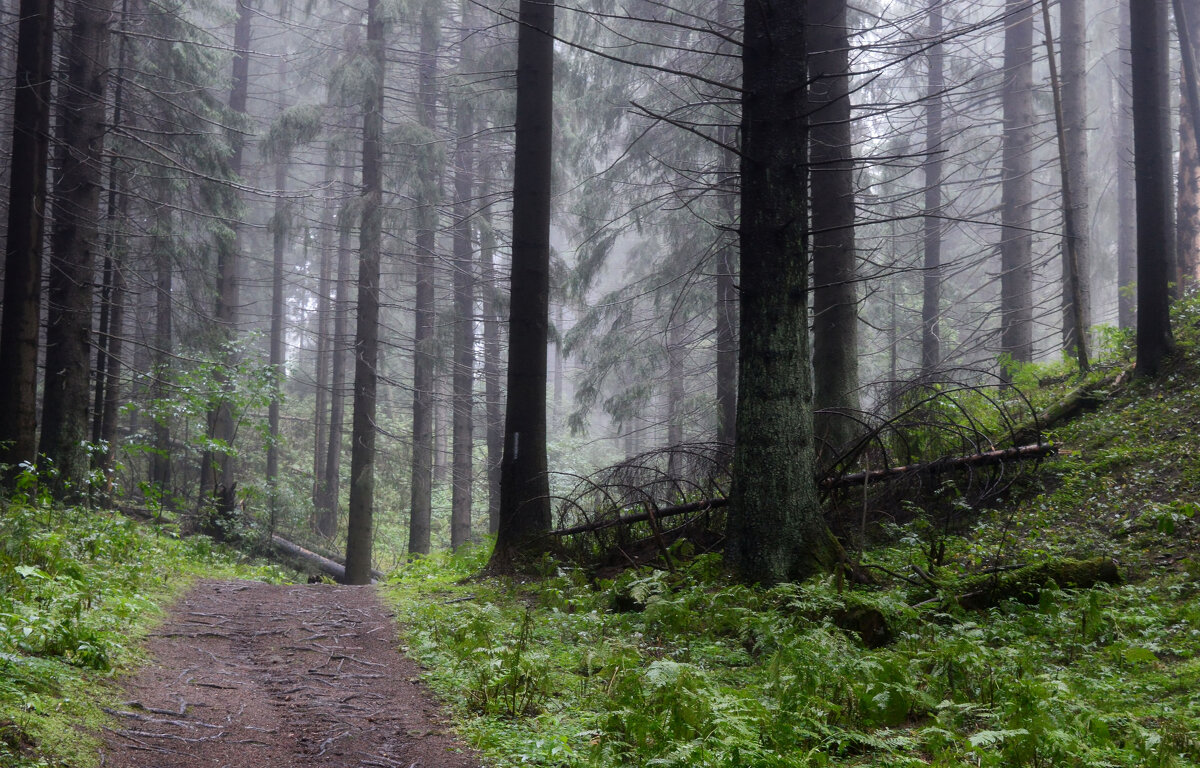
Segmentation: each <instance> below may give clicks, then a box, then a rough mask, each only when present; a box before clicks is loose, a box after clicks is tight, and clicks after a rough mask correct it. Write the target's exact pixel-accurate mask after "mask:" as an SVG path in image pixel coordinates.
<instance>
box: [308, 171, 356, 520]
mask: <svg viewBox="0 0 1200 768" xmlns="http://www.w3.org/2000/svg"><path fill="white" fill-rule="evenodd" d="M347 155H349V153H347ZM353 185H354V167H353V165H352V164H351V163H350V160H349V157H347V160H346V164H345V166H344V167H343V169H342V186H343V187H344V188H345V189H351V188H352V187H353ZM351 229H352V223H351V222H350V221H349V216H348V214H347V212H346V210H345V208H343V210H342V211H341V212H340V213H339V214H338V268H337V303H336V306H335V307H334V316H333V339H332V342H331V346H332V347H333V370H332V371H331V372H330V375H329V390H330V391H329V445H328V450H327V452H326V454H325V475H324V485H323V489H322V496H321V503H320V505H319V506H318V511H317V531H318V532H319V533H320V534H321V535H322V536H324V537H325V538H333V536H334V534H336V533H337V508H338V500H339V497H340V496H341V487H340V486H341V479H342V478H341V474H342V431H343V421H344V416H345V408H346V392H345V385H346V358H347V351H348V350H349V348H350V346H351V344H350V340H349V339H348V338H347V326H348V325H349V323H350V263H351V261H352V260H353V259H354V252H353V251H352V250H351V247H350V245H351Z"/></svg>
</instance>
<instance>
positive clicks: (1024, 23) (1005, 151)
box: [1000, 0, 1034, 363]
mask: <svg viewBox="0 0 1200 768" xmlns="http://www.w3.org/2000/svg"><path fill="white" fill-rule="evenodd" d="M1007 9H1008V16H1007V18H1008V24H1007V25H1006V26H1005V28H1004V94H1003V107H1004V138H1003V147H1002V151H1001V154H1002V163H1003V168H1002V169H1001V172H1000V177H1001V185H1002V188H1001V203H1000V206H1001V214H1000V216H1001V229H1000V349H1001V351H1002V352H1004V353H1006V354H1008V355H1009V356H1010V357H1011V358H1012V360H1013V361H1015V362H1018V363H1027V362H1030V361H1031V360H1033V253H1032V249H1033V236H1032V233H1031V232H1030V222H1031V217H1032V209H1033V187H1032V181H1033V124H1034V119H1033V7H1032V5H1031V4H1030V3H1029V2H1028V0H1008V3H1007Z"/></svg>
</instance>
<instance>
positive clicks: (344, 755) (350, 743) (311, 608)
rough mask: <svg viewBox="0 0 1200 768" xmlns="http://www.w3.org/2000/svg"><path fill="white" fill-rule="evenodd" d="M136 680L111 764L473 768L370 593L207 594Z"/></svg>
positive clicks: (201, 587)
mask: <svg viewBox="0 0 1200 768" xmlns="http://www.w3.org/2000/svg"><path fill="white" fill-rule="evenodd" d="M149 649H150V652H151V663H149V664H147V665H146V667H144V668H143V669H142V670H141V671H140V672H139V673H138V674H137V675H136V676H134V677H133V678H132V679H130V680H128V681H127V682H126V684H125V690H126V694H127V695H126V699H127V700H128V702H127V704H126V705H125V706H124V707H122V709H121V711H118V712H115V713H114V714H116V716H117V717H116V719H117V720H118V721H119V726H114V728H113V729H112V730H107V731H106V732H105V733H104V740H105V747H104V752H103V765H105V766H106V768H114V767H115V768H151V767H152V766H153V768H175V767H176V766H179V767H180V768H182V766H188V767H189V768H192V767H193V766H209V765H212V766H219V767H220V768H283V767H284V766H304V768H309V767H310V766H338V767H339V768H349V767H351V766H378V767H379V768H475V767H477V766H479V765H480V760H479V758H478V757H477V756H475V755H472V754H471V753H470V752H469V751H468V750H466V749H465V748H463V747H462V745H461V744H459V743H457V742H456V741H455V740H454V739H453V738H452V737H451V736H449V735H448V734H447V733H446V732H445V725H444V723H442V721H440V720H439V719H438V710H437V706H436V704H435V703H434V702H433V701H432V699H431V697H430V694H429V692H428V691H427V690H426V689H425V688H424V687H423V686H422V685H420V684H419V683H418V681H417V676H418V675H419V670H418V669H417V667H416V665H415V664H413V662H412V661H410V660H409V659H406V658H404V657H403V656H401V655H400V654H399V653H398V652H397V651H396V650H395V638H394V627H393V625H392V623H391V619H390V617H389V615H388V613H387V612H386V611H385V610H384V609H383V608H382V607H381V606H380V604H379V602H378V601H377V599H376V597H375V595H374V593H373V592H372V590H371V589H370V588H369V587H334V586H325V585H313V586H271V585H267V584H258V583H255V582H237V581H234V582H213V581H206V582H201V583H200V584H198V585H197V586H196V587H195V588H194V589H193V590H192V591H191V592H190V593H189V594H188V596H187V597H186V599H184V600H183V601H181V602H180V603H179V604H178V605H177V606H175V608H174V609H173V610H172V612H171V615H170V617H169V618H168V620H167V621H166V623H165V624H164V625H163V626H162V627H160V628H159V630H158V631H157V632H155V633H154V634H153V635H152V637H151V642H150V646H149Z"/></svg>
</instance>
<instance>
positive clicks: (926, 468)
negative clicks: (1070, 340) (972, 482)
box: [659, 443, 1058, 517]
mask: <svg viewBox="0 0 1200 768" xmlns="http://www.w3.org/2000/svg"><path fill="white" fill-rule="evenodd" d="M1057 450H1058V448H1057V446H1055V445H1053V444H1051V443H1041V444H1035V445H1022V446H1020V447H1018V448H1003V449H1000V450H995V451H984V452H982V453H975V454H971V455H970V456H955V457H953V458H946V459H937V460H935V461H926V462H921V463H919V464H908V465H906V466H903V467H889V468H888V469H872V470H869V471H866V472H855V473H854V474H851V475H841V476H839V477H827V478H825V479H824V480H822V481H821V487H822V488H826V489H834V488H847V487H852V486H855V485H863V484H864V483H868V484H869V483H877V482H879V481H881V480H890V479H891V478H893V477H900V476H902V475H911V474H917V473H920V472H942V471H945V470H951V469H963V468H965V467H987V466H995V465H996V464H1003V463H1005V462H1007V461H1026V460H1028V459H1040V458H1041V457H1043V456H1049V455H1050V454H1052V453H1054V452H1056V451H1057ZM661 515H662V513H659V516H660V517H661Z"/></svg>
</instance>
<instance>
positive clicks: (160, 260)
mask: <svg viewBox="0 0 1200 768" xmlns="http://www.w3.org/2000/svg"><path fill="white" fill-rule="evenodd" d="M155 187H157V190H156V192H157V194H155V199H156V200H157V201H158V204H157V205H155V206H154V236H153V237H152V238H151V243H152V250H153V252H154V265H155V280H154V349H153V352H152V353H151V360H152V361H153V369H152V373H151V375H152V377H153V378H152V379H151V384H150V398H151V399H152V400H153V401H154V402H155V403H157V404H158V406H157V407H156V408H155V409H154V412H155V418H154V452H153V453H152V454H151V458H150V482H151V484H153V485H154V486H156V488H157V492H158V494H159V499H160V501H163V502H166V501H167V500H168V499H169V497H170V493H171V424H170V421H169V420H168V419H167V415H166V414H167V411H168V409H167V408H166V407H165V405H166V401H167V398H168V397H169V388H168V379H169V378H170V371H171V351H172V336H173V333H172V328H171V325H172V323H171V320H172V317H171V277H172V271H173V267H174V265H173V263H172V261H173V256H174V253H173V245H172V240H173V238H174V232H173V229H174V227H173V218H172V212H171V211H172V208H171V192H170V189H169V185H168V183H167V182H166V181H165V180H164V181H161V182H159V183H157V184H155Z"/></svg>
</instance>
